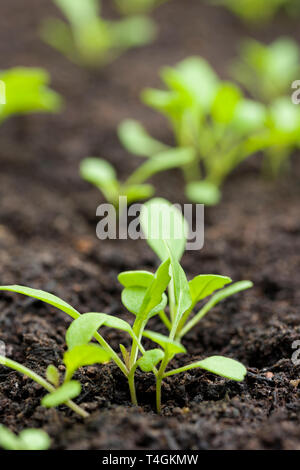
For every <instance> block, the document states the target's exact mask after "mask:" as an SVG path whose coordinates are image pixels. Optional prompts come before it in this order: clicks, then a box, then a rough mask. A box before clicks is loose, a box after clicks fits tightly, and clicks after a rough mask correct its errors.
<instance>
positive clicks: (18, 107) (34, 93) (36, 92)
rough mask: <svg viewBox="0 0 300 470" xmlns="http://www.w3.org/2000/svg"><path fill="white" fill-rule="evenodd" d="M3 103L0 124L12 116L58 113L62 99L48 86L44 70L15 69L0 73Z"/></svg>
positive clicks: (0, 107) (0, 108) (47, 78)
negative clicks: (3, 96)
mask: <svg viewBox="0 0 300 470" xmlns="http://www.w3.org/2000/svg"><path fill="white" fill-rule="evenodd" d="M0 80H1V82H2V83H4V87H3V89H4V91H5V102H4V104H1V103H0V123H2V122H3V121H5V120H6V119H8V118H10V117H11V116H14V115H20V114H30V113H37V112H38V113H42V112H58V111H59V110H60V109H61V105H62V99H61V97H60V96H59V95H58V94H57V93H56V92H55V91H53V90H51V89H50V88H49V87H48V85H49V81H50V78H49V75H48V73H47V72H46V71H45V70H44V69H39V68H29V67H15V68H12V69H8V70H2V71H1V72H0Z"/></svg>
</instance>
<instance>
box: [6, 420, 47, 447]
mask: <svg viewBox="0 0 300 470" xmlns="http://www.w3.org/2000/svg"><path fill="white" fill-rule="evenodd" d="M50 445H51V440H50V437H49V436H48V434H47V433H46V432H45V431H43V430H41V429H24V431H21V432H20V434H19V435H18V436H17V435H16V434H14V433H13V432H12V431H11V430H10V429H8V428H6V427H5V426H3V425H2V424H0V447H2V449H4V450H48V449H49V447H50Z"/></svg>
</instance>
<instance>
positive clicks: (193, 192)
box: [119, 57, 266, 205]
mask: <svg viewBox="0 0 300 470" xmlns="http://www.w3.org/2000/svg"><path fill="white" fill-rule="evenodd" d="M161 77H162V80H163V82H164V83H165V85H166V88H167V89H166V90H154V89H146V90H144V92H143V93H142V100H143V101H144V102H145V103H146V104H147V105H149V106H150V107H152V108H154V109H156V110H157V111H159V112H160V113H162V114H163V115H164V116H165V117H166V118H167V119H168V121H169V124H170V126H171V129H172V131H173V134H174V139H175V144H176V146H177V148H190V149H193V151H194V155H195V159H194V161H193V162H192V163H191V164H187V165H185V166H184V167H183V170H184V175H185V179H186V183H187V186H186V195H187V197H188V198H189V199H190V200H191V201H192V202H196V203H204V204H207V205H214V204H217V203H218V202H219V201H220V198H221V190H220V188H221V186H222V184H223V183H224V181H225V180H226V178H227V177H228V176H229V175H230V173H231V172H232V171H233V170H234V169H235V168H236V167H237V166H238V165H239V164H240V163H241V162H243V161H244V160H245V159H246V158H247V157H249V156H250V155H252V154H253V153H255V152H257V151H258V150H261V149H262V148H263V145H266V143H265V141H263V140H262V139H261V138H260V135H261V133H262V131H263V130H264V126H265V120H266V109H265V107H264V106H263V105H262V104H260V103H257V102H255V101H252V100H248V99H245V98H244V97H243V95H242V92H241V90H240V89H239V88H238V87H237V86H236V85H235V84H233V83H231V82H224V81H221V80H220V79H219V78H218V77H217V75H216V74H215V72H214V71H213V69H212V68H211V67H210V66H209V64H208V63H207V62H206V61H205V60H204V59H202V58H200V57H190V58H188V59H186V60H184V61H182V62H180V63H179V64H178V65H177V66H175V67H164V68H163V69H162V71H161ZM119 136H120V139H121V141H122V143H123V145H124V146H125V147H126V148H127V150H129V151H130V152H131V153H134V154H135V155H139V156H147V157H148V158H150V160H151V158H152V157H153V156H154V155H155V149H156V147H158V146H159V145H164V144H162V143H161V142H158V141H157V140H155V139H153V138H152V137H150V136H149V134H148V133H147V131H146V130H145V129H144V128H143V127H142V125H141V124H140V123H138V122H136V121H133V120H127V121H124V122H123V123H122V124H121V126H120V128H119Z"/></svg>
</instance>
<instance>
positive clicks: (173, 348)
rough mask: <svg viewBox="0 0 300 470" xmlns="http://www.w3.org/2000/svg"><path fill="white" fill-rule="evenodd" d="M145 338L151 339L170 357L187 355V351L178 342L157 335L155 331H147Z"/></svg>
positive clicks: (144, 334)
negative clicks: (181, 354)
mask: <svg viewBox="0 0 300 470" xmlns="http://www.w3.org/2000/svg"><path fill="white" fill-rule="evenodd" d="M143 336H145V338H149V339H151V341H153V342H154V343H157V344H159V345H160V346H161V347H162V348H163V349H164V351H166V353H167V355H168V356H171V355H175V354H179V353H186V349H185V347H184V346H182V344H181V343H179V342H178V341H174V340H171V339H170V338H169V337H168V336H164V335H161V334H160V333H155V332H154V331H150V330H146V331H144V333H143Z"/></svg>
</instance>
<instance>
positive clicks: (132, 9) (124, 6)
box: [115, 0, 167, 15]
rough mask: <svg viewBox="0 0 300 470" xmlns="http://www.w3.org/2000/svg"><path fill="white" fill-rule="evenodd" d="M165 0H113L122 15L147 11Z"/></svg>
mask: <svg viewBox="0 0 300 470" xmlns="http://www.w3.org/2000/svg"><path fill="white" fill-rule="evenodd" d="M166 1H167V0H115V4H116V6H117V8H118V10H119V11H120V13H122V14H123V15H134V14H140V13H149V12H151V11H152V10H154V8H156V7H158V6H159V5H162V4H163V3H166Z"/></svg>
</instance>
